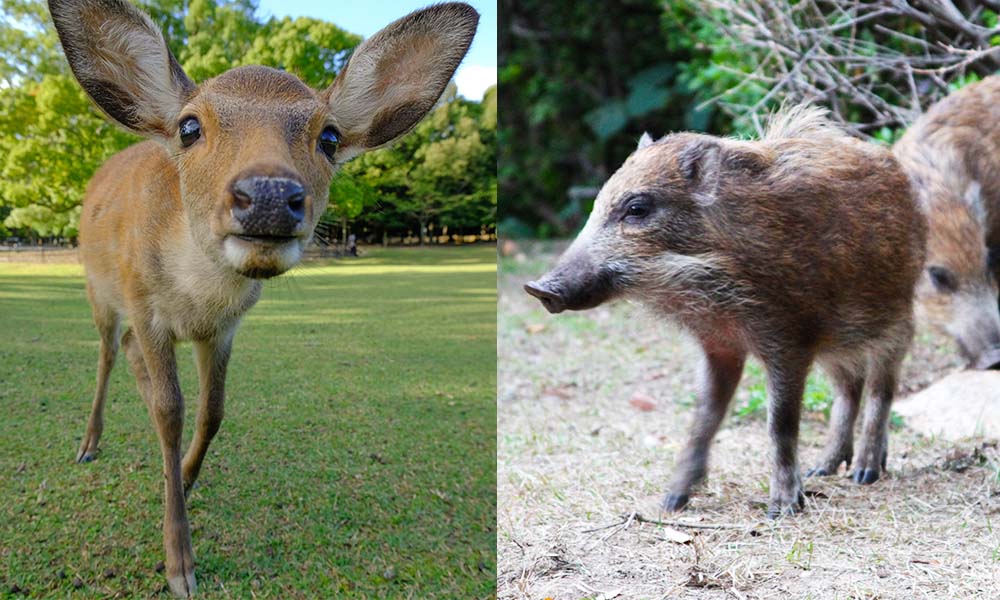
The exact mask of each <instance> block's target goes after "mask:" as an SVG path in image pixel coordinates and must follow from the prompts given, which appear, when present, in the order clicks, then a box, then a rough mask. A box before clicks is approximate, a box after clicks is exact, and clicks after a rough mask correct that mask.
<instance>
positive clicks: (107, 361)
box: [76, 289, 120, 463]
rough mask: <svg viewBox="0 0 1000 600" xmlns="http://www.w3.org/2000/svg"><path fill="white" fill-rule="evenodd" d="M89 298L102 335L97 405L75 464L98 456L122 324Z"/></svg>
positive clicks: (94, 407)
mask: <svg viewBox="0 0 1000 600" xmlns="http://www.w3.org/2000/svg"><path fill="white" fill-rule="evenodd" d="M88 291H89V289H88ZM90 297H91V298H90V301H91V305H92V306H93V309H94V323H95V324H96V325H97V331H98V332H99V333H100V335H101V349H100V355H99V357H98V359H97V390H96V391H95V392H94V403H93V405H92V407H91V409H90V419H89V420H88V421H87V431H86V433H85V434H84V436H83V440H82V441H81V442H80V448H79V450H77V453H76V462H78V463H86V462H90V461H92V460H94V458H95V457H96V456H97V444H98V442H100V440H101V433H102V432H103V431H104V403H105V401H106V400H107V397H108V380H109V378H110V375H111V369H112V367H114V366H115V358H116V357H117V356H118V323H119V320H120V319H119V316H118V313H117V312H115V311H114V310H113V309H110V308H108V307H105V306H101V305H100V304H97V303H96V302H94V297H93V294H90Z"/></svg>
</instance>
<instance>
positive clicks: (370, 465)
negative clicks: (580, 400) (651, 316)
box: [0, 246, 496, 599]
mask: <svg viewBox="0 0 1000 600" xmlns="http://www.w3.org/2000/svg"><path fill="white" fill-rule="evenodd" d="M495 307H496V250H495V248H494V247H492V246H489V247H487V246H473V247H463V248H457V249H448V250H443V249H437V248H434V249H426V250H415V249H406V250H398V249H390V250H382V249H377V250H374V251H372V252H371V253H370V254H368V255H366V256H365V257H363V258H361V259H357V260H345V261H336V262H315V263H310V264H307V265H305V266H303V267H301V268H299V269H297V270H296V271H294V272H293V273H292V274H290V275H287V276H285V277H282V278H279V279H277V280H275V281H273V282H269V283H268V284H267V285H266V288H265V292H264V297H263V299H262V300H261V302H260V304H259V305H258V306H257V307H255V308H254V309H253V310H251V311H250V313H249V314H248V316H247V317H246V319H245V320H244V323H243V326H242V327H241V329H240V331H239V333H238V334H237V336H236V343H235V346H234V352H233V358H232V361H231V363H230V368H229V380H228V384H227V407H226V420H225V422H224V423H223V425H222V429H221V431H220V432H219V434H218V436H217V437H216V439H215V441H214V443H213V444H212V447H211V448H210V450H209V453H208V457H207V458H206V462H205V466H204V468H203V469H202V474H201V479H200V480H199V485H198V486H197V487H196V488H195V489H194V491H193V492H192V494H191V498H190V499H189V501H188V507H189V517H190V519H191V523H192V526H193V538H194V547H195V553H196V556H197V569H196V570H197V575H198V583H199V592H200V597H202V598H223V597H226V598H228V597H232V598H249V597H251V596H255V597H257V598H329V597H336V596H340V597H344V596H350V597H351V598H373V599H374V598H449V599H450V598H483V597H493V596H494V595H495V589H496V588H495V585H496V584H495V576H496V575H495V570H496V563H495V560H496V559H495V548H496V546H495V544H496V537H495V525H496V495H495V488H496V463H495V456H496V430H495V426H496V403H495V390H496V344H495V340H496V313H495V311H496V308H495ZM0 315H2V317H3V318H2V319H0V338H2V339H3V341H4V342H3V345H2V346H0V406H2V407H3V409H4V417H3V419H2V420H0V497H2V498H3V499H4V502H3V504H2V506H0V595H5V594H10V595H12V596H24V595H26V596H30V597H38V598H40V597H52V596H69V595H74V596H76V595H79V596H81V597H98V596H102V597H111V596H114V597H127V598H134V597H149V596H152V595H155V594H157V593H163V594H164V595H165V592H162V590H163V588H164V584H165V581H164V579H163V576H162V575H161V574H159V573H157V572H156V571H155V567H156V565H157V563H158V562H160V561H161V560H163V547H162V537H161V530H160V525H161V520H162V495H163V490H162V475H161V459H160V452H159V447H158V444H157V441H156V436H155V434H154V432H153V429H152V426H151V425H150V423H149V417H148V416H147V414H146V411H145V407H144V405H143V403H142V401H141V400H140V399H139V396H138V393H137V391H136V389H135V383H134V381H133V380H132V377H131V374H130V373H129V372H128V368H127V366H126V364H125V359H124V357H120V360H119V364H118V365H116V367H115V369H114V372H113V376H112V380H111V384H110V394H109V403H108V406H107V408H106V417H105V431H104V436H103V439H102V440H101V449H102V453H101V454H100V456H99V457H98V460H97V461H95V462H93V463H90V464H87V465H76V464H74V463H73V458H74V456H75V452H76V449H77V445H78V444H79V441H80V438H81V435H82V434H83V432H84V428H85V426H86V420H87V415H88V413H89V410H90V401H91V398H92V396H93V386H94V376H95V368H96V363H97V347H98V342H97V340H98V338H97V333H96V332H95V330H94V328H93V325H92V324H91V319H90V309H89V306H88V304H87V300H86V296H85V293H84V286H83V278H82V269H81V268H80V267H79V266H77V265H20V264H2V265H0ZM190 352H191V351H190V346H189V345H186V344H185V345H181V346H180V347H179V348H178V360H179V363H180V365H179V366H180V371H181V385H182V387H183V389H184V390H185V392H186V397H187V401H188V402H187V408H188V410H187V428H186V433H187V434H190V432H191V431H192V427H193V424H194V415H195V412H196V409H195V405H196V398H197V382H196V375H195V369H194V365H193V361H192V360H191V359H190V358H189V357H190ZM186 439H189V437H188V436H186ZM15 589H16V590H21V591H18V592H12V590H15ZM23 590H28V591H27V592H26V593H25V592H23Z"/></svg>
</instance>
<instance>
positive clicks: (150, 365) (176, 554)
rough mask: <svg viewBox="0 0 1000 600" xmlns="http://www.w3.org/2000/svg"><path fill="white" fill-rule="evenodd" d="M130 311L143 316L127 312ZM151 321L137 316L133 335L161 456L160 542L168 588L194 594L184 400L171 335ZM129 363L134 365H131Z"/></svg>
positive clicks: (140, 386)
mask: <svg viewBox="0 0 1000 600" xmlns="http://www.w3.org/2000/svg"><path fill="white" fill-rule="evenodd" d="M130 314H141V313H138V311H130ZM149 322H150V320H149V319H138V318H137V319H136V324H135V325H133V328H132V329H133V335H134V336H135V340H136V342H137V345H138V347H139V349H141V351H142V359H143V361H144V363H145V367H146V369H145V370H146V373H147V374H148V376H149V379H148V382H147V383H146V384H145V386H144V385H143V383H142V382H140V383H139V388H140V391H141V390H143V389H145V392H146V394H145V400H146V405H147V407H148V408H149V413H150V417H151V418H152V421H153V424H154V425H155V426H156V433H157V435H158V436H159V439H160V450H161V452H162V454H163V479H164V483H165V486H164V516H163V546H164V549H165V550H166V561H165V565H166V575H167V583H168V584H169V586H170V591H171V592H173V593H174V594H175V595H176V596H179V597H182V598H185V597H188V596H191V595H192V594H194V592H195V588H196V584H195V578H194V550H193V549H192V547H191V528H190V526H189V524H188V519H187V509H186V508H185V506H184V484H183V481H182V479H181V433H182V430H183V427H184V398H183V396H182V395H181V388H180V384H179V382H178V380H177V361H176V357H175V355H174V340H173V338H172V336H170V335H169V334H167V333H165V332H163V331H158V330H156V329H154V328H153V327H152V326H151V325H149ZM133 367H135V364H134V363H133Z"/></svg>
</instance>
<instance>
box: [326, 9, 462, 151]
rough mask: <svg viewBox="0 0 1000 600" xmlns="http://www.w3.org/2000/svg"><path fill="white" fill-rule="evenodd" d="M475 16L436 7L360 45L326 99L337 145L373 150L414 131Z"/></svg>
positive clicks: (452, 65) (445, 82)
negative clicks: (336, 131) (337, 132)
mask: <svg viewBox="0 0 1000 600" xmlns="http://www.w3.org/2000/svg"><path fill="white" fill-rule="evenodd" d="M478 23H479V13H477V12H476V11H475V9H473V8H472V7H471V6H469V5H468V4H463V3H460V2H451V3H447V4H437V5H434V6H431V7H428V8H425V9H423V10H419V11H416V12H414V13H411V14H409V15H407V16H405V17H403V18H402V19H399V20H398V21H394V22H393V23H391V24H389V25H388V26H387V27H385V28H384V29H382V30H381V31H379V32H378V33H376V34H375V35H373V36H372V37H370V38H368V39H367V40H365V41H364V42H363V43H362V44H361V45H360V46H358V48H357V49H356V50H355V51H354V54H353V55H352V56H351V59H350V60H349V61H348V63H347V66H346V67H345V68H344V70H343V71H342V72H341V73H340V75H339V76H338V77H337V79H336V80H335V81H334V82H333V84H332V85H331V86H330V87H329V88H328V89H327V91H326V94H327V98H328V102H329V106H330V114H331V116H332V119H333V121H334V123H335V124H336V126H337V128H338V129H339V130H340V133H341V136H342V145H343V146H344V147H350V148H351V149H353V150H354V151H355V152H360V151H363V150H368V149H371V148H376V147H378V146H381V145H383V144H386V143H388V142H391V141H392V140H394V139H396V138H398V137H399V136H401V135H403V134H404V133H406V132H408V131H409V130H410V129H412V128H413V126H414V125H416V124H417V123H418V122H419V121H420V119H422V118H423V117H424V115H426V114H427V113H428V112H429V111H430V110H431V108H433V107H434V103H435V102H437V100H438V98H440V96H441V93H442V92H444V89H445V87H446V86H447V85H448V82H449V81H450V80H451V77H452V75H454V73H455V69H457V68H458V64H459V63H460V62H462V58H463V57H464V56H465V53H466V52H468V50H469V45H470V44H471V43H472V37H473V36H474V35H475V33H476V25H477V24H478Z"/></svg>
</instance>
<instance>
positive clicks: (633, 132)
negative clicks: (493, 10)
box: [499, 0, 713, 236]
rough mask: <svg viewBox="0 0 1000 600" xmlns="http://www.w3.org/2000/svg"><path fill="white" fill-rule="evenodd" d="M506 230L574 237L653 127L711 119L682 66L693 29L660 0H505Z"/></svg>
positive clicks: (700, 125)
mask: <svg viewBox="0 0 1000 600" xmlns="http://www.w3.org/2000/svg"><path fill="white" fill-rule="evenodd" d="M500 7H501V10H500V14H501V15H503V16H504V20H503V21H502V22H501V26H500V48H499V58H500V72H499V76H500V85H501V89H502V93H501V98H500V100H501V102H502V104H503V111H502V112H503V123H502V124H501V125H502V126H501V128H500V152H501V156H500V192H501V195H502V197H503V210H502V213H503V214H502V215H501V224H500V227H501V230H502V232H503V233H504V234H505V235H511V234H521V235H526V234H530V233H531V232H533V231H534V232H535V233H538V234H541V235H543V236H545V235H559V236H565V235H568V234H570V233H571V232H572V231H573V230H574V229H575V228H577V227H578V226H579V225H580V224H581V223H582V222H583V219H584V218H585V216H586V214H587V213H588V212H589V204H588V203H586V202H583V201H581V198H580V197H579V196H577V197H575V198H574V199H571V198H570V197H569V195H568V190H569V189H570V188H571V187H574V186H591V187H592V186H597V185H599V184H600V183H601V182H602V181H603V180H604V179H606V178H607V177H608V176H609V175H610V174H611V173H612V172H613V171H614V169H615V168H617V166H618V165H619V164H621V160H622V158H623V157H624V156H626V155H627V153H628V152H630V151H631V150H632V149H634V148H635V143H636V140H638V138H639V136H640V135H641V134H642V132H643V131H645V130H649V131H650V132H651V133H653V134H662V133H666V132H667V131H670V130H678V129H694V130H707V129H710V128H711V125H712V120H713V110H712V108H711V107H708V108H707V109H705V110H699V109H697V108H696V107H695V104H696V102H695V101H694V99H693V98H694V93H695V92H694V90H692V89H691V88H690V87H689V86H688V85H687V82H685V81H684V80H683V79H682V78H681V77H680V75H681V74H682V73H681V71H680V69H679V65H680V64H683V63H684V62H685V61H688V60H690V59H691V57H692V52H693V50H692V48H691V47H690V46H687V45H684V44H679V43H677V41H676V40H678V39H680V38H690V37H691V36H690V35H689V34H687V33H686V32H683V31H681V30H680V29H679V28H678V27H677V26H676V24H673V23H668V22H667V21H666V20H665V18H664V11H663V7H662V2H659V1H658V0H616V1H611V2H601V3H599V4H595V3H591V2H576V1H574V0H501V2H500Z"/></svg>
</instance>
